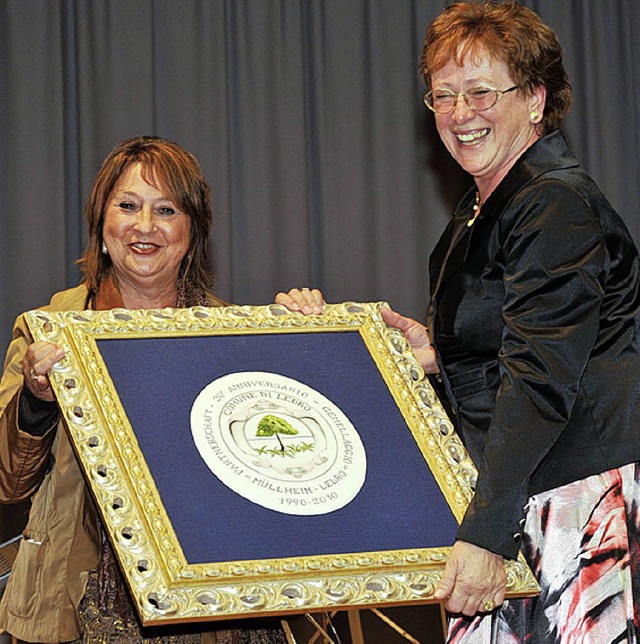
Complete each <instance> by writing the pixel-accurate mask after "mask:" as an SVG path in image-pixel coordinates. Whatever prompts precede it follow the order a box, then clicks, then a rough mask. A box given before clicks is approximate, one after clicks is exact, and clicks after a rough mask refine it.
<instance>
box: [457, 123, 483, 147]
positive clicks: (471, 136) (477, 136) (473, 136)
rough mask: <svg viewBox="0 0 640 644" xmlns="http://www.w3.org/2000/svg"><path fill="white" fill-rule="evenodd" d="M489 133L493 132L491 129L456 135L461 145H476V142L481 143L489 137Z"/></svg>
mask: <svg viewBox="0 0 640 644" xmlns="http://www.w3.org/2000/svg"><path fill="white" fill-rule="evenodd" d="M489 132H491V129H490V128H488V127H485V128H482V129H481V130H473V132H464V133H461V134H456V139H458V141H460V143H475V142H476V141H480V140H481V139H483V138H484V137H485V136H487V135H488V134H489Z"/></svg>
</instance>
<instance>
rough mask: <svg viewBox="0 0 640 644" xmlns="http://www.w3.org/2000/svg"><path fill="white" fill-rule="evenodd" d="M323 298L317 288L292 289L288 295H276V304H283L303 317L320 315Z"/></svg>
mask: <svg viewBox="0 0 640 644" xmlns="http://www.w3.org/2000/svg"><path fill="white" fill-rule="evenodd" d="M325 303H326V302H325V301H324V296H323V295H322V291H319V290H318V289H317V288H313V289H310V288H292V289H291V290H290V291H289V292H288V293H278V294H277V295H276V304H283V305H284V306H286V307H287V308H288V309H289V310H290V311H299V312H300V313H304V314H305V315H311V314H313V313H315V314H318V315H319V314H320V313H322V311H323V310H324V305H325Z"/></svg>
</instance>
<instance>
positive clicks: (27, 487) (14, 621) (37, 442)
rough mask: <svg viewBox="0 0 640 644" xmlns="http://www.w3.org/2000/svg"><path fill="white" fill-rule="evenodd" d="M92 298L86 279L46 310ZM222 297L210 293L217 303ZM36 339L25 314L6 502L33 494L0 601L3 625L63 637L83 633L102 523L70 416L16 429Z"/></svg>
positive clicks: (5, 462) (1, 446)
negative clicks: (42, 430)
mask: <svg viewBox="0 0 640 644" xmlns="http://www.w3.org/2000/svg"><path fill="white" fill-rule="evenodd" d="M87 300H88V292H87V288H86V287H85V286H84V285H80V286H77V287H75V288H72V289H69V290H66V291H61V292H60V293H56V294H55V295H54V296H53V297H52V299H51V302H50V304H49V305H48V306H46V307H43V308H44V310H49V311H68V310H82V309H85V308H87ZM220 303H221V302H220V301H219V300H217V299H215V298H214V297H213V296H211V298H210V301H209V304H210V305H211V306H215V305H219V304H220ZM32 341H33V340H32V338H31V335H30V333H29V329H28V327H27V324H26V321H25V319H24V316H22V315H21V316H19V317H18V319H17V320H16V322H15V325H14V329H13V340H12V342H11V344H10V345H9V349H8V351H7V356H6V360H5V368H4V373H3V375H2V381H1V382H0V502H2V503H15V502H17V501H21V500H23V499H25V498H29V497H33V500H32V506H31V511H30V513H29V522H28V525H27V527H26V529H25V530H24V533H23V534H24V539H23V541H22V543H21V545H20V550H19V552H18V556H17V558H16V561H15V564H14V567H13V570H12V573H11V576H10V578H9V582H8V585H7V588H6V591H5V593H4V595H3V598H2V602H0V629H2V628H4V629H5V630H6V631H7V632H9V633H11V634H12V635H15V636H16V637H17V638H19V639H22V640H26V641H28V642H65V641H69V640H73V639H75V638H77V637H79V636H80V628H79V622H78V612H77V607H78V605H79V603H80V601H81V599H82V597H83V595H84V592H85V588H86V583H87V578H88V574H89V572H90V571H91V570H95V568H96V565H97V563H98V548H97V544H98V524H97V515H96V510H95V507H94V505H93V502H92V500H91V497H90V493H89V490H88V488H87V486H86V484H85V482H84V479H83V475H82V472H81V470H80V465H79V464H78V462H77V460H76V457H75V454H74V451H73V448H72V446H71V443H70V442H69V438H68V435H67V432H66V427H65V423H64V420H63V419H62V418H61V419H60V421H59V422H58V425H57V427H55V428H53V429H51V430H50V431H49V432H47V433H46V434H45V435H44V436H42V437H34V436H31V435H30V434H28V433H26V432H23V431H21V430H20V428H19V427H18V420H17V419H18V399H19V396H20V391H21V388H22V385H23V378H22V371H21V363H22V357H23V356H24V353H25V351H26V349H27V346H28V345H29V344H30V343H31V342H32Z"/></svg>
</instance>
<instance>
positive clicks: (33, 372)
mask: <svg viewBox="0 0 640 644" xmlns="http://www.w3.org/2000/svg"><path fill="white" fill-rule="evenodd" d="M29 375H30V376H31V378H32V380H35V379H36V378H37V377H38V374H37V373H36V370H35V369H34V368H33V367H31V371H29Z"/></svg>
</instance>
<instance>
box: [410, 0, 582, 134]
mask: <svg viewBox="0 0 640 644" xmlns="http://www.w3.org/2000/svg"><path fill="white" fill-rule="evenodd" d="M481 50H484V51H487V52H488V53H489V55H490V56H491V57H493V58H495V59H496V60H500V61H502V62H504V63H505V64H506V65H507V67H508V69H509V73H510V74H511V77H512V78H513V81H514V83H515V84H516V85H517V86H518V87H519V88H520V89H522V90H523V91H525V92H531V91H532V90H533V89H534V88H536V87H540V86H544V87H545V88H546V90H547V99H546V104H545V108H544V114H543V119H542V122H541V123H540V124H539V133H540V134H541V135H544V134H548V133H549V132H552V131H553V130H557V129H558V128H559V127H560V125H561V123H562V121H563V120H564V118H565V116H566V115H567V113H568V112H569V108H570V107H571V100H572V94H571V85H570V83H569V79H568V77H567V72H566V71H565V69H564V65H563V63H562V47H561V46H560V43H559V42H558V38H557V36H556V34H555V33H554V31H553V30H552V29H551V28H550V27H548V26H547V25H546V24H545V23H544V22H542V20H541V19H540V17H539V16H538V14H536V13H535V12H533V11H531V9H527V8H526V7H522V6H521V5H519V4H518V3H517V2H513V1H509V2H501V3H497V2H492V1H488V2H456V3H454V4H451V5H449V6H448V7H446V8H445V9H443V10H442V12H441V13H440V15H438V16H437V17H436V18H435V20H434V21H433V22H432V23H431V24H430V25H429V27H428V28H427V33H426V35H425V39H424V48H423V51H422V58H421V61H420V63H421V65H420V71H421V72H422V75H423V77H424V82H425V84H426V86H427V88H428V89H432V87H431V76H432V75H433V74H434V72H437V71H438V70H440V69H442V68H443V67H444V66H445V65H446V64H447V63H448V62H449V61H450V60H453V61H455V62H456V64H458V65H461V64H462V63H463V60H464V59H465V57H466V56H469V55H470V56H474V55H477V54H478V53H479V52H480V51H481Z"/></svg>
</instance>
